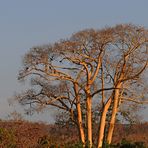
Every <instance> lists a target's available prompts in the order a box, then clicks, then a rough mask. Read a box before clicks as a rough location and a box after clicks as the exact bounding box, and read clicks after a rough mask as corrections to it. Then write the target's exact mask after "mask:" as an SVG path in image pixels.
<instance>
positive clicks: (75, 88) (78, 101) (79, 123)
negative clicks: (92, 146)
mask: <svg viewBox="0 0 148 148" xmlns="http://www.w3.org/2000/svg"><path fill="white" fill-rule="evenodd" d="M74 90H75V93H76V107H77V114H78V116H77V120H78V128H79V135H80V140H81V142H82V143H83V146H84V147H85V133H84V128H83V121H82V110H81V104H80V97H79V95H78V85H77V84H76V83H75V84H74Z"/></svg>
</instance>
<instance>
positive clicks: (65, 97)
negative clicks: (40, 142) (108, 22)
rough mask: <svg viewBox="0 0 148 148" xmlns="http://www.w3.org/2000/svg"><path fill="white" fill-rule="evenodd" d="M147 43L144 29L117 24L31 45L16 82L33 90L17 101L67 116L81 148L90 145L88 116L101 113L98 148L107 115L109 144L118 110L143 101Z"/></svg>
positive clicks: (19, 95) (38, 109)
mask: <svg viewBox="0 0 148 148" xmlns="http://www.w3.org/2000/svg"><path fill="white" fill-rule="evenodd" d="M147 41H148V32H147V30H146V29H144V28H142V27H137V26H134V25H117V26H115V27H112V28H105V29H102V30H93V29H90V30H84V31H80V32H78V33H75V34H74V35H72V37H71V38H69V39H67V40H61V41H59V42H57V43H54V44H52V45H45V46H40V47H33V48H32V49H31V50H30V51H29V52H28V53H27V54H26V55H25V56H24V59H23V64H24V66H23V70H21V71H20V72H19V80H23V79H25V78H27V77H28V78H30V79H31V84H32V87H33V88H32V89H30V90H27V91H26V92H24V93H21V94H18V95H17V96H16V99H17V100H18V101H19V102H20V103H21V104H22V105H26V104H28V105H29V106H30V107H31V109H33V110H37V111H40V110H41V109H44V108H45V107H46V106H48V105H50V106H54V107H57V108H59V109H61V110H63V111H65V112H67V113H68V114H69V116H70V118H71V120H72V121H73V122H74V123H75V124H76V125H77V127H78V130H79V135H80V141H81V142H82V143H83V146H84V147H85V145H86V143H89V146H90V147H92V145H93V141H94V139H93V137H92V122H93V120H92V118H93V116H94V114H96V113H97V111H96V108H97V107H99V109H98V113H99V114H101V117H100V121H98V122H99V133H98V147H102V144H103V139H104V131H105V124H106V121H107V114H108V113H109V112H110V113H111V116H109V119H108V121H109V122H110V125H109V129H108V135H107V142H108V143H109V144H110V143H111V140H112V133H113V130H114V125H115V119H116V115H117V112H119V111H121V107H122V106H123V105H124V104H125V105H126V104H129V103H128V102H127V101H129V102H131V101H132V102H135V103H143V100H144V97H145V92H146V89H145V84H144V83H142V80H143V79H144V77H143V76H142V74H143V73H144V71H145V70H146V69H147V59H148V57H147ZM135 91H136V92H138V94H137V93H136V92H135ZM131 105H132V104H131ZM121 115H123V114H121ZM96 119H97V118H96ZM84 125H86V130H85V126H84ZM85 131H86V132H85Z"/></svg>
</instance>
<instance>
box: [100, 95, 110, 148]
mask: <svg viewBox="0 0 148 148" xmlns="http://www.w3.org/2000/svg"><path fill="white" fill-rule="evenodd" d="M111 101H112V99H111V97H110V98H109V100H108V102H107V103H106V104H105V106H104V109H103V112H102V115H101V120H100V127H99V135H98V146H97V147H98V148H102V144H103V139H104V130H105V124H106V114H107V111H108V109H109V107H110V104H111Z"/></svg>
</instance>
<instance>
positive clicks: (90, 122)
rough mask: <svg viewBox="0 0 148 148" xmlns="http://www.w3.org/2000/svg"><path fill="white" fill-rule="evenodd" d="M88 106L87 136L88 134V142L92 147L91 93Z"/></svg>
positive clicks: (87, 102) (88, 97)
mask: <svg viewBox="0 0 148 148" xmlns="http://www.w3.org/2000/svg"><path fill="white" fill-rule="evenodd" d="M86 107H87V134H88V135H87V136H88V143H89V146H90V147H92V112H91V110H92V100H91V97H90V94H88V96H87V101H86Z"/></svg>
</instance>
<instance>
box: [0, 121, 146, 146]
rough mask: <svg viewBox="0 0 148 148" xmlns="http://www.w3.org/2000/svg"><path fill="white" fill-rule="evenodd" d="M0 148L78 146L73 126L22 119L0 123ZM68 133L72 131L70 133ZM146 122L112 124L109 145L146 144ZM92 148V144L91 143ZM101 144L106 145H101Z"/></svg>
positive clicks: (80, 144)
mask: <svg viewBox="0 0 148 148" xmlns="http://www.w3.org/2000/svg"><path fill="white" fill-rule="evenodd" d="M0 127H1V128H0V147H1V148H82V147H83V144H82V143H80V142H79V139H78V133H77V132H76V131H77V130H76V128H75V127H68V126H64V127H62V128H61V125H60V126H59V125H47V124H43V123H30V122H26V121H15V120H11V121H1V122H0ZM129 128H130V130H129ZM71 133H72V134H71ZM147 135H148V123H143V124H134V125H132V126H131V127H128V126H127V125H121V124H118V125H117V126H116V127H115V132H114V135H113V143H112V145H110V147H111V148H120V147H121V148H124V147H125V148H128V147H127V145H128V146H129V147H130V148H145V147H147V146H148V137H147ZM94 147H96V145H94ZM104 147H106V148H107V147H108V145H107V144H104Z"/></svg>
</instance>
